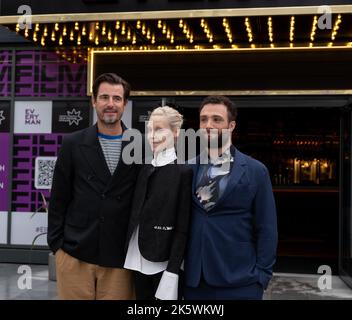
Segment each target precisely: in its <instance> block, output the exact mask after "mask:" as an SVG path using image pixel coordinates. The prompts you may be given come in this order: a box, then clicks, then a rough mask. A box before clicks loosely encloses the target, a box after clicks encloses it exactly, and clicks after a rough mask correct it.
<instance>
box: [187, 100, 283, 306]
mask: <svg viewBox="0 0 352 320" xmlns="http://www.w3.org/2000/svg"><path fill="white" fill-rule="evenodd" d="M236 116H237V109H236V107H235V105H234V103H233V102H232V101H231V100H230V99H228V98H227V97H224V96H210V97H207V98H206V99H205V100H204V101H203V102H202V104H201V107H200V129H201V130H202V131H203V133H204V134H203V135H202V136H203V138H204V140H205V141H206V143H207V146H206V148H205V150H204V151H203V152H201V154H200V156H199V157H198V158H197V159H196V160H195V161H193V165H192V167H193V171H194V172H193V173H194V175H193V209H192V215H191V225H190V231H189V240H188V247H187V252H186V257H185V278H186V279H185V282H186V284H185V288H184V297H185V299H186V300H194V299H205V300H207V299H209V300H217V299H262V296H263V291H264V290H265V289H266V288H267V286H268V283H269V281H270V279H271V277H272V268H273V265H274V263H275V259H276V247H277V221H276V208H275V201H274V197H273V192H272V186H271V182H270V177H269V173H268V170H267V168H266V167H265V166H264V164H262V163H261V162H259V161H257V160H255V159H253V158H251V157H249V156H247V155H245V154H243V153H241V152H240V151H239V150H238V149H236V148H235V147H234V146H233V145H232V143H231V135H232V131H233V130H234V129H235V126H236V122H235V120H236Z"/></svg>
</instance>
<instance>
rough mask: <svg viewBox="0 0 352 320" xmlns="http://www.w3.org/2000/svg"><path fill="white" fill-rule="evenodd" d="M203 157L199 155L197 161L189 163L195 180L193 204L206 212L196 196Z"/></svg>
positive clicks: (193, 180) (193, 183) (193, 184)
mask: <svg viewBox="0 0 352 320" xmlns="http://www.w3.org/2000/svg"><path fill="white" fill-rule="evenodd" d="M201 156H202V155H199V156H198V157H196V158H195V159H192V160H190V161H189V164H190V165H192V169H193V179H192V198H193V203H194V204H195V205H197V206H198V207H199V208H200V209H202V210H204V207H203V206H202V204H201V203H200V202H199V199H198V197H197V195H196V185H197V178H198V177H197V176H198V171H199V167H200V158H201Z"/></svg>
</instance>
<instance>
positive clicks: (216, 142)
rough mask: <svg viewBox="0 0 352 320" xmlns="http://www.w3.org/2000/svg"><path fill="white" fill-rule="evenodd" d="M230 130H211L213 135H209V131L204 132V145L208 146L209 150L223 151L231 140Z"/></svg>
mask: <svg viewBox="0 0 352 320" xmlns="http://www.w3.org/2000/svg"><path fill="white" fill-rule="evenodd" d="M227 129H228V128H226V129H223V130H225V131H223V130H217V129H210V130H211V133H210V134H209V133H208V131H207V132H204V134H203V135H202V136H203V139H204V140H205V141H203V143H205V145H206V146H207V148H208V149H221V148H223V147H224V146H225V145H226V144H227V143H228V141H229V139H231V132H229V131H227Z"/></svg>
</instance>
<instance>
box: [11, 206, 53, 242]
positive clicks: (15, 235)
mask: <svg viewBox="0 0 352 320" xmlns="http://www.w3.org/2000/svg"><path fill="white" fill-rule="evenodd" d="M47 231H48V214H47V213H46V212H37V213H35V215H34V216H33V212H12V218H11V244H16V245H32V243H33V240H34V239H35V237H36V236H38V235H39V234H41V233H45V234H44V235H42V236H40V237H39V238H37V239H36V241H35V243H34V245H41V246H47V245H48V243H47V241H46V232H47Z"/></svg>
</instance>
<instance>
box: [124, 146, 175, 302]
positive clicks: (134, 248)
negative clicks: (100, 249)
mask: <svg viewBox="0 0 352 320" xmlns="http://www.w3.org/2000/svg"><path fill="white" fill-rule="evenodd" d="M176 159H177V156H176V152H175V148H170V149H166V150H164V151H162V152H160V153H158V154H157V155H156V156H155V155H154V158H153V160H152V162H151V164H152V165H153V166H154V167H162V166H165V165H167V164H169V163H172V162H174V161H175V160H176ZM138 231H139V225H138V226H137V227H136V229H135V230H134V232H133V234H132V237H131V240H130V242H129V245H128V250H127V255H126V260H125V265H124V268H126V269H131V270H135V271H139V272H141V273H143V274H146V275H152V274H156V273H159V272H162V271H164V272H163V275H162V277H161V279H160V282H159V286H158V289H157V291H156V293H155V297H156V298H158V299H160V300H177V294H178V278H179V276H178V274H175V273H171V272H168V271H166V268H167V265H168V261H163V262H152V261H149V260H147V259H145V258H144V257H143V256H142V254H141V252H140V250H139V246H138Z"/></svg>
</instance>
